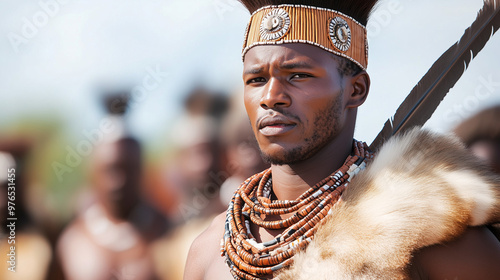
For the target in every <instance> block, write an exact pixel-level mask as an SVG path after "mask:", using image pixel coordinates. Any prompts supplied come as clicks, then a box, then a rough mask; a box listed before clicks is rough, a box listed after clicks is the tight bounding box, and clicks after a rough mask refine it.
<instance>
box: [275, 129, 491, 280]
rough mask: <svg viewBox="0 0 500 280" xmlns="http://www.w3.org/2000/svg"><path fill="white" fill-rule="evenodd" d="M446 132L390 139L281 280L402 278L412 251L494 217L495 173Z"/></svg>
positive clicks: (357, 178) (448, 238) (414, 131)
mask: <svg viewBox="0 0 500 280" xmlns="http://www.w3.org/2000/svg"><path fill="white" fill-rule="evenodd" d="M487 169H488V168H486V167H485V166H483V165H481V164H480V163H478V161H477V160H476V159H474V158H473V157H472V156H471V154H469V152H468V151H467V150H466V149H465V148H464V146H463V145H462V144H461V143H460V142H459V141H458V140H457V139H456V138H455V137H453V136H440V135H436V134H433V133H430V132H427V131H421V130H419V129H415V130H411V131H410V132H408V133H407V134H406V135H405V136H403V137H397V138H393V139H392V140H390V141H388V142H387V143H386V144H385V145H384V146H383V147H382V149H381V150H380V152H379V153H378V155H377V156H376V158H375V159H374V161H373V162H372V163H371V164H370V165H369V167H368V168H367V169H366V170H365V171H363V172H362V173H360V174H359V175H358V176H357V177H355V178H354V179H353V181H352V182H351V184H350V185H349V186H348V188H347V189H346V190H345V192H344V194H343V195H342V198H341V200H340V201H339V202H338V203H337V205H336V206H335V208H334V211H333V214H332V215H331V216H330V217H329V219H328V220H327V221H326V223H325V224H324V225H322V227H321V228H320V229H319V230H318V232H317V233H316V235H315V238H314V241H313V242H312V243H311V244H310V245H309V246H308V248H307V249H306V251H304V252H301V253H299V254H298V255H296V256H295V258H294V264H293V265H292V266H291V267H290V268H289V269H288V270H285V271H283V272H282V273H280V274H279V275H277V277H278V278H279V279H281V280H283V279H318V280H321V279H407V278H408V276H407V272H406V270H407V265H408V264H409V262H410V260H411V257H412V253H413V252H414V251H415V250H417V249H419V248H422V247H425V246H429V245H432V244H438V243H442V242H446V241H450V240H452V239H454V238H455V237H457V236H459V235H461V234H462V233H463V232H464V230H465V229H466V227H467V226H477V225H484V224H489V223H493V222H499V221H500V177H499V176H497V175H495V174H493V173H490V172H489V171H488V170H487Z"/></svg>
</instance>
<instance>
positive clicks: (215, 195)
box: [153, 87, 229, 280]
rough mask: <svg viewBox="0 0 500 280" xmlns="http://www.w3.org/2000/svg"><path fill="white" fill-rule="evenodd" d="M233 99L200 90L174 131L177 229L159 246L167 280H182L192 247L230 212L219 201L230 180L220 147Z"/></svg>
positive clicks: (169, 181)
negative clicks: (218, 217) (223, 122)
mask: <svg viewBox="0 0 500 280" xmlns="http://www.w3.org/2000/svg"><path fill="white" fill-rule="evenodd" d="M228 106H229V105H228V101H227V97H226V96H224V95H222V94H219V93H216V92H212V91H210V90H208V89H205V88H202V87H197V88H195V89H194V90H192V91H191V93H190V94H189V95H188V97H187V98H186V100H185V102H184V107H185V112H184V114H183V115H182V116H181V117H180V118H179V119H177V121H176V123H175V124H174V126H173V129H172V133H171V135H172V136H171V138H170V141H171V142H172V149H173V150H174V152H173V155H172V156H171V157H170V158H169V161H168V163H167V167H166V170H165V174H164V185H165V186H166V187H167V188H169V189H170V190H169V192H170V193H172V194H175V196H176V197H177V198H178V202H177V207H176V209H175V213H176V216H177V217H176V224H177V225H178V226H177V228H176V229H175V230H173V231H171V232H169V233H168V234H167V235H165V236H164V237H163V238H162V239H161V240H158V241H157V242H155V243H154V245H153V254H154V261H155V269H156V271H157V274H158V275H160V276H161V279H165V280H177V279H182V275H183V273H184V264H185V261H186V259H187V254H188V251H189V246H190V245H191V243H192V242H193V240H194V239H195V238H196V236H197V235H198V234H200V233H201V232H202V231H203V230H204V229H205V228H206V227H207V226H208V224H209V223H210V221H211V220H212V218H213V217H214V216H215V215H216V214H218V213H220V211H222V210H223V209H224V208H225V206H224V205H223V204H222V203H221V201H220V199H219V191H220V186H221V184H222V183H223V182H224V181H225V180H226V179H227V178H228V176H229V175H228V174H227V172H226V171H225V170H224V166H225V162H226V159H225V156H224V153H223V149H222V147H221V142H220V135H219V134H220V125H221V120H222V119H223V117H224V116H225V114H226V112H227V109H228Z"/></svg>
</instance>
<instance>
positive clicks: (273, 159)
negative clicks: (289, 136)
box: [261, 148, 308, 165]
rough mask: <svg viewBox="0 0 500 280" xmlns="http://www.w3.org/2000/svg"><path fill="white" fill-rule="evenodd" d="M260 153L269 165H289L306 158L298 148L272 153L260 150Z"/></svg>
mask: <svg viewBox="0 0 500 280" xmlns="http://www.w3.org/2000/svg"><path fill="white" fill-rule="evenodd" d="M261 155H262V159H263V160H264V161H265V162H267V163H269V164H271V165H289V164H294V163H298V162H301V161H304V160H306V159H307V158H308V157H307V156H305V155H304V154H303V151H302V149H300V148H295V149H292V150H290V151H285V152H281V153H274V154H271V153H264V152H261Z"/></svg>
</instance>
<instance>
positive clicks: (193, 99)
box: [0, 88, 500, 280]
mask: <svg viewBox="0 0 500 280" xmlns="http://www.w3.org/2000/svg"><path fill="white" fill-rule="evenodd" d="M129 98H130V96H129V95H128V93H127V92H115V93H110V94H107V95H105V96H104V97H103V98H102V104H103V105H104V106H103V108H105V110H104V111H103V121H102V122H101V123H100V124H99V125H98V127H99V130H95V131H94V132H91V133H90V135H89V137H88V139H87V140H88V141H80V142H79V143H78V144H77V145H76V146H75V148H74V149H67V148H66V149H65V150H64V151H63V152H62V154H63V156H62V158H63V159H64V160H56V159H54V158H53V157H51V156H50V155H52V154H53V151H54V150H56V151H57V150H58V149H59V150H61V149H64V148H61V147H65V145H57V144H53V142H54V141H52V142H50V141H47V140H46V139H47V138H50V137H49V136H47V134H48V135H50V134H51V133H55V132H54V131H55V130H50V129H48V131H46V134H45V136H43V137H40V136H36V137H30V136H26V135H24V136H22V137H21V136H16V135H1V138H0V167H1V169H0V181H1V184H2V190H1V191H0V217H1V219H2V221H7V219H8V218H13V217H15V218H16V220H15V230H14V234H15V236H14V238H11V239H14V240H15V243H13V244H10V243H9V242H8V240H9V239H8V238H9V237H10V236H12V233H11V232H12V230H11V229H9V228H8V227H5V226H3V227H2V232H1V234H2V240H1V244H0V248H1V253H2V256H3V260H4V261H3V264H4V266H5V264H6V262H7V266H8V265H9V264H8V262H9V260H11V259H12V258H11V257H12V254H10V253H12V250H11V247H10V246H11V245H12V246H15V257H14V259H15V270H16V273H10V272H9V270H7V269H2V270H0V279H26V280H27V279H29V280H37V279H51V280H52V279H68V280H73V279H82V280H83V279H85V280H88V279H93V280H101V279H103V280H104V279H129V280H140V279H166V280H178V279H182V275H183V268H184V263H185V261H186V258H187V252H188V249H189V246H190V244H191V242H192V241H193V240H194V238H195V237H196V236H197V235H198V234H200V233H201V232H202V231H203V230H204V229H205V228H206V227H207V226H208V225H209V223H210V221H211V219H212V218H213V217H214V216H215V215H217V214H219V213H221V212H223V211H224V210H225V209H226V207H227V205H228V203H229V200H230V198H231V196H232V193H233V192H234V191H235V189H236V188H237V187H238V186H239V185H240V184H241V183H242V182H243V181H244V180H245V179H246V178H248V177H249V176H251V175H253V174H255V173H257V172H259V171H262V170H264V169H265V168H267V167H268V165H267V164H266V163H264V162H263V161H262V159H261V157H260V153H259V150H258V146H257V144H256V142H255V139H254V137H253V132H252V129H251V127H250V124H249V122H248V119H247V116H246V113H245V110H244V108H243V101H242V95H241V94H234V95H226V94H220V93H214V92H211V91H209V90H206V89H203V88H196V89H193V90H192V91H191V93H190V94H189V95H188V97H187V98H186V99H185V101H184V108H185V110H184V113H183V115H182V116H180V117H179V118H178V119H176V121H175V123H174V124H173V125H172V126H171V132H170V133H169V134H168V135H169V136H168V137H167V138H168V139H165V140H164V143H165V145H166V146H168V149H162V150H161V152H157V151H153V152H152V153H151V152H150V153H149V154H148V153H147V152H146V149H145V147H144V145H143V144H142V143H141V141H139V140H138V138H137V137H136V136H135V135H133V133H131V132H130V131H129V129H128V125H127V118H126V115H127V110H126V109H127V102H128V101H129ZM499 120H500V107H493V108H490V109H488V110H485V111H483V112H480V113H479V114H477V115H476V116H473V117H472V118H470V119H469V120H466V121H464V122H463V123H462V124H459V125H458V126H457V127H456V128H455V130H454V132H455V133H456V134H457V136H459V137H460V138H461V139H462V140H463V141H464V143H465V144H466V145H467V146H468V147H469V148H470V150H471V152H472V153H474V154H475V155H477V156H478V157H479V158H481V159H483V160H484V164H485V166H489V167H487V168H492V169H494V170H496V171H497V172H500V122H499ZM44 137H45V138H44ZM91 140H92V141H91ZM48 143H52V144H48ZM56 143H57V141H56ZM44 145H46V146H49V147H43V146H44ZM41 146H42V148H41ZM41 150H42V151H49V152H45V153H46V154H44V155H40V151H41ZM51 151H52V152H51ZM60 153H61V152H60ZM47 154H48V155H47ZM46 158H49V159H51V160H49V161H48V162H49V163H48V164H49V167H47V166H43V167H42V166H41V165H40V164H41V162H44V160H43V159H45V162H47V160H46ZM45 165H47V164H45ZM9 169H15V172H14V173H15V180H9V179H12V178H9V176H8V175H7V170H9ZM48 173H50V174H48ZM63 176H66V177H64V178H67V179H65V180H61V178H62V177H63ZM13 182H14V183H13ZM61 182H62V183H61ZM9 183H10V185H9ZM13 184H15V191H14V192H13V193H10V190H12V189H9V186H12V185H13ZM54 186H56V187H54ZM12 198H14V200H13V199H12ZM9 201H10V202H14V203H15V207H13V208H12V209H11V208H9V207H8V206H9V205H14V204H13V203H11V204H9V203H8V202H9ZM11 210H12V211H11ZM9 254H10V255H9Z"/></svg>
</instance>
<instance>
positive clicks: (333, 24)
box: [330, 17, 351, 52]
mask: <svg viewBox="0 0 500 280" xmlns="http://www.w3.org/2000/svg"><path fill="white" fill-rule="evenodd" d="M330 39H331V40H332V43H333V45H334V46H335V47H337V49H339V50H341V51H343V52H345V51H347V50H348V49H349V47H350V46H351V28H349V24H347V22H346V21H345V20H344V19H343V18H341V17H334V18H332V20H331V21H330Z"/></svg>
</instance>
